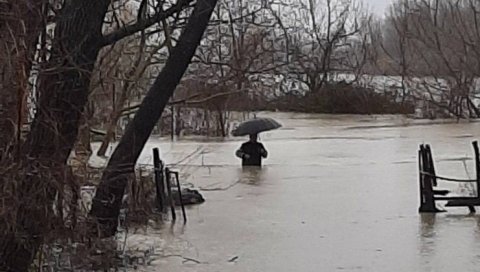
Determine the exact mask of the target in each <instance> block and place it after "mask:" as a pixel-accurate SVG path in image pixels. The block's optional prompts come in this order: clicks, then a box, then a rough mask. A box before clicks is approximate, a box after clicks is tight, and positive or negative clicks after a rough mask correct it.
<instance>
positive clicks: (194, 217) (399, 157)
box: [140, 113, 480, 272]
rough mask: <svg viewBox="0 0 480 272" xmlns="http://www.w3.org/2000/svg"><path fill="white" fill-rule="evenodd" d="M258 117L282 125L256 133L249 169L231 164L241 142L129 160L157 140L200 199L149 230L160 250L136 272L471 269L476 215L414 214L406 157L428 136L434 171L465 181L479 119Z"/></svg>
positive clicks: (182, 145)
mask: <svg viewBox="0 0 480 272" xmlns="http://www.w3.org/2000/svg"><path fill="white" fill-rule="evenodd" d="M264 115H266V116H269V117H273V118H276V119H277V120H278V121H280V122H281V123H282V124H283V128H282V129H280V130H277V131H273V132H269V133H264V134H263V135H262V141H263V143H264V145H265V146H266V148H267V149H268V150H269V152H270V154H269V155H270V156H269V158H268V159H267V160H266V161H265V167H264V168H263V169H262V170H261V171H256V170H242V169H241V167H240V164H239V161H238V160H237V159H236V158H235V157H234V152H235V149H236V148H237V147H238V146H239V144H240V143H241V140H244V139H241V138H240V139H236V138H233V139H228V140H221V141H220V140H218V141H217V140H215V139H210V140H205V139H202V140H201V141H199V140H196V139H194V138H191V139H183V140H180V141H177V142H175V143H169V142H167V141H166V140H165V141H163V140H161V139H152V140H151V141H150V142H149V144H148V145H147V148H146V149H145V151H144V153H143V155H142V158H141V159H140V162H141V163H150V162H151V156H150V152H151V151H150V150H151V147H160V149H161V152H162V157H163V158H164V159H165V160H166V161H167V162H168V163H176V162H177V163H178V164H177V165H174V166H173V168H175V169H179V170H180V171H182V173H183V174H184V175H183V179H184V182H190V183H192V184H194V185H195V186H196V187H200V188H203V189H205V191H203V192H202V193H203V194H204V196H205V198H206V202H205V203H204V204H202V205H198V206H195V207H191V208H189V209H188V210H187V212H188V218H189V221H188V223H187V224H186V225H185V226H184V225H183V224H182V223H181V221H180V222H177V223H176V224H175V225H174V226H171V224H169V223H167V224H165V226H164V227H163V228H162V229H161V230H157V231H156V232H155V233H153V234H151V235H154V236H159V237H161V238H162V239H163V241H164V242H163V243H162V248H161V249H160V251H162V254H163V255H166V256H165V257H161V258H159V259H157V260H155V261H154V262H153V263H152V265H151V266H148V267H146V268H145V269H146V270H148V271H199V272H201V271H205V272H206V271H208V272H213V271H272V272H273V271H275V272H278V271H312V272H313V271H480V216H478V215H473V216H472V215H468V211H467V209H466V208H453V209H452V208H449V209H448V212H447V213H442V214H437V215H428V214H427V215H420V214H418V213H417V209H418V199H419V196H418V171H417V157H416V154H417V149H418V145H419V144H421V143H429V144H431V145H432V148H433V155H434V159H435V160H436V163H437V172H438V173H439V174H441V175H445V176H452V177H457V178H467V177H474V176H475V172H474V167H473V161H472V157H473V151H472V148H471V141H473V140H474V139H475V138H476V137H478V138H480V133H479V132H480V130H479V129H480V123H467V122H461V123H452V122H449V121H435V122H433V121H413V120H408V119H406V118H403V117H399V116H348V115H343V116H342V115H341V116H328V115H306V114H293V113H268V114H264ZM441 186H442V187H445V188H451V189H452V190H453V191H454V192H456V193H461V188H460V187H459V186H458V185H457V184H455V185H449V184H445V185H444V184H441ZM180 256H183V257H185V258H183V257H180Z"/></svg>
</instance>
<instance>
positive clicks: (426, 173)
mask: <svg viewBox="0 0 480 272" xmlns="http://www.w3.org/2000/svg"><path fill="white" fill-rule="evenodd" d="M419 153H420V155H421V156H420V157H419V160H421V163H420V184H421V185H420V186H421V189H422V192H421V194H422V199H423V201H422V202H421V203H420V208H419V209H418V211H419V212H430V213H434V212H438V209H437V207H436V206H435V195H434V193H433V183H435V179H434V177H432V175H435V173H432V172H434V170H433V158H432V153H431V149H430V146H429V145H425V146H424V145H421V146H420V152H419Z"/></svg>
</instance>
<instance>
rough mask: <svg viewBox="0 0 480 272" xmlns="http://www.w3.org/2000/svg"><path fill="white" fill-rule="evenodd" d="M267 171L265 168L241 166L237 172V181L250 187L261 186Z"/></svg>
mask: <svg viewBox="0 0 480 272" xmlns="http://www.w3.org/2000/svg"><path fill="white" fill-rule="evenodd" d="M266 171H267V168H266V167H263V168H262V167H258V166H243V167H242V168H241V169H240V170H238V172H239V181H240V182H241V183H245V184H250V185H261V184H262V181H263V180H264V178H265V176H266V174H265V172H266Z"/></svg>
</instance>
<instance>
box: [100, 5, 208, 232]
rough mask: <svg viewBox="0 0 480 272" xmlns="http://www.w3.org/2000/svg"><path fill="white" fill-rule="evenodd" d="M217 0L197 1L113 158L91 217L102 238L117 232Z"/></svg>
mask: <svg viewBox="0 0 480 272" xmlns="http://www.w3.org/2000/svg"><path fill="white" fill-rule="evenodd" d="M216 3H217V0H198V1H197V3H196V5H195V8H194V11H193V13H192V15H191V16H190V18H189V20H188V23H187V25H186V26H185V29H184V30H183V33H182V34H181V36H180V38H179V40H178V42H177V44H176V46H175V47H174V48H173V50H172V52H171V54H170V56H169V58H168V60H167V62H166V64H165V67H164V68H163V70H162V71H161V72H160V74H159V75H158V76H157V78H156V79H155V82H154V83H153V85H152V87H151V88H150V90H149V91H148V93H147V95H146V97H145V98H144V99H143V101H142V103H141V105H140V108H139V110H138V111H137V113H136V115H135V117H134V119H133V120H132V122H131V123H130V124H129V126H128V128H127V130H126V132H125V134H124V135H123V137H122V139H121V140H120V143H119V144H118V146H117V148H116V149H115V151H114V152H113V154H112V157H111V158H110V161H109V163H108V166H107V168H106V169H105V171H104V173H103V176H102V181H101V183H100V185H99V186H98V188H97V192H96V194H95V198H94V200H93V205H92V211H91V214H92V215H93V216H94V217H95V219H96V221H97V222H98V223H99V229H100V232H101V235H105V236H110V235H113V234H114V233H115V232H116V228H117V219H118V215H119V213H120V208H121V204H122V198H123V195H124V192H125V187H126V185H127V183H128V178H129V176H130V174H131V173H132V172H133V171H134V167H135V163H136V161H137V159H138V156H139V155H140V153H141V151H142V149H143V147H144V145H145V143H146V142H147V140H148V138H149V136H150V133H151V132H152V130H153V128H154V126H155V124H156V123H157V121H158V119H159V118H160V117H161V115H162V112H163V110H164V109H165V106H166V105H167V103H168V101H169V100H170V98H171V96H172V95H173V93H174V91H175V88H176V87H177V85H178V83H179V82H180V79H181V78H182V76H183V74H184V73H185V71H186V70H187V68H188V65H189V63H190V61H191V59H192V57H193V55H194V54H195V51H196V49H197V47H198V45H199V44H200V41H201V39H202V36H203V33H204V32H205V29H206V28H207V25H208V22H209V21H210V17H211V14H212V12H213V10H214V8H215V6H216Z"/></svg>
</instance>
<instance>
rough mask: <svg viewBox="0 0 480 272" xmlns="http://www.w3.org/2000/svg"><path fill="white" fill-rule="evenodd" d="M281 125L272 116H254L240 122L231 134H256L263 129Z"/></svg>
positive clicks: (266, 129) (275, 127)
mask: <svg viewBox="0 0 480 272" xmlns="http://www.w3.org/2000/svg"><path fill="white" fill-rule="evenodd" d="M281 126H282V125H281V124H280V123H278V122H277V121H275V120H273V119H272V118H255V119H251V120H248V121H245V122H243V123H241V124H240V125H239V126H238V127H237V128H235V129H234V130H233V131H232V135H233V136H244V135H249V134H257V133H260V132H263V131H268V130H272V129H277V128H280V127H281Z"/></svg>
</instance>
